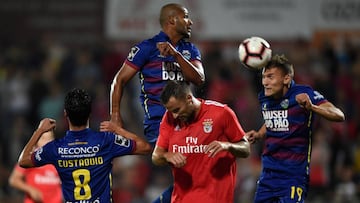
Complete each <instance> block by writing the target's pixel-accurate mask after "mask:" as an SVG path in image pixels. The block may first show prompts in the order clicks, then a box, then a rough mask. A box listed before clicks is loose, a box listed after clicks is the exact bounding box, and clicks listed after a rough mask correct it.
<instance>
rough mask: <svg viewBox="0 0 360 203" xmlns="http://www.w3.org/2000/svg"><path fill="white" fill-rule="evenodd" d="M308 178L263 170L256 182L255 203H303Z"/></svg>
mask: <svg viewBox="0 0 360 203" xmlns="http://www.w3.org/2000/svg"><path fill="white" fill-rule="evenodd" d="M308 182H309V178H308V177H304V176H299V175H288V174H284V173H281V172H278V171H273V170H269V169H264V170H263V171H262V173H261V175H260V178H259V180H258V182H257V188H256V193H255V198H254V202H255V203H303V202H304V201H305V198H306V196H307V192H308Z"/></svg>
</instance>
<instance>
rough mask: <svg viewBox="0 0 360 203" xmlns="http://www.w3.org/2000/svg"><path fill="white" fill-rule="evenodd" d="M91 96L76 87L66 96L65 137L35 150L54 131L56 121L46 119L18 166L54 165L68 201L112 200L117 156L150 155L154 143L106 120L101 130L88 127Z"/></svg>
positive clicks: (83, 202)
mask: <svg viewBox="0 0 360 203" xmlns="http://www.w3.org/2000/svg"><path fill="white" fill-rule="evenodd" d="M91 103H92V100H91V97H90V96H89V94H88V93H87V92H86V91H84V90H82V89H73V90H72V91H70V92H69V93H67V95H66V97H65V104H64V106H65V108H64V114H65V116H66V118H67V121H68V124H69V130H68V131H67V132H66V135H65V137H63V138H61V139H55V140H53V141H50V142H49V143H47V144H46V145H44V146H43V147H40V148H38V149H36V150H34V146H35V144H36V143H37V141H38V140H39V138H40V137H41V136H43V135H45V134H46V133H52V132H51V131H52V130H53V129H54V128H55V126H56V123H55V120H52V119H49V118H45V119H43V120H42V121H41V122H40V124H39V126H38V128H37V129H36V130H35V131H34V133H33V135H32V137H31V138H30V140H29V141H28V143H27V144H26V145H25V147H24V149H23V151H22V153H21V155H20V157H19V165H20V166H21V167H24V168H29V167H39V166H43V165H45V164H52V165H54V166H55V168H56V170H57V172H58V174H59V176H60V179H61V183H62V191H63V196H64V200H65V202H66V203H80V202H81V203H91V202H92V203H94V202H112V198H111V194H112V193H111V185H112V178H111V170H112V161H113V159H114V158H115V157H118V156H123V155H130V154H148V153H150V152H151V145H150V144H149V143H148V142H146V140H144V139H142V138H140V137H139V136H137V135H135V134H133V133H131V132H128V131H126V130H125V129H123V128H121V127H119V126H118V125H116V124H115V123H112V122H110V121H103V122H102V123H101V124H100V131H101V132H96V131H93V130H91V129H90V128H89V116H90V113H91Z"/></svg>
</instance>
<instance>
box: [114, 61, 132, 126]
mask: <svg viewBox="0 0 360 203" xmlns="http://www.w3.org/2000/svg"><path fill="white" fill-rule="evenodd" d="M135 74H136V70H135V69H134V68H132V67H130V66H129V65H127V64H125V63H124V64H123V65H122V67H121V68H120V70H119V71H118V72H117V73H116V75H115V77H114V79H113V81H112V83H111V90H110V116H111V121H113V122H115V123H117V124H119V125H120V126H123V122H122V117H121V113H120V105H121V99H122V96H123V91H124V87H125V85H126V84H127V83H128V81H129V80H130V79H131V78H133V77H134V75H135Z"/></svg>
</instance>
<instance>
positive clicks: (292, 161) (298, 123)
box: [259, 82, 327, 176]
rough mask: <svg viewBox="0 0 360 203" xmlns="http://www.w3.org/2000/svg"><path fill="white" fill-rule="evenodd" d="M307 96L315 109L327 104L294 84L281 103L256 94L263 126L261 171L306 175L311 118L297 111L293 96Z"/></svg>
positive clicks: (298, 106) (307, 113) (315, 94)
mask: <svg viewBox="0 0 360 203" xmlns="http://www.w3.org/2000/svg"><path fill="white" fill-rule="evenodd" d="M300 93H307V94H308V95H309V97H310V99H311V102H312V103H313V104H315V105H319V104H321V103H324V102H326V101H327V100H326V99H325V98H324V96H323V95H321V94H320V93H319V92H317V91H314V90H313V89H312V88H311V87H309V86H305V85H297V84H295V83H294V82H293V83H292V85H291V87H290V88H289V90H288V92H287V93H286V94H285V96H283V97H282V98H281V99H273V98H271V97H266V96H265V95H264V91H262V92H261V93H260V94H259V101H260V104H261V111H262V116H263V119H264V122H265V126H266V138H265V146H264V150H263V154H262V163H263V168H264V169H272V170H275V171H279V172H281V173H286V174H289V175H304V176H308V175H309V164H310V155H311V133H312V124H313V121H314V115H313V113H312V112H311V111H308V110H306V109H305V108H302V107H300V105H299V104H298V103H297V102H296V99H295V97H296V95H298V94H300Z"/></svg>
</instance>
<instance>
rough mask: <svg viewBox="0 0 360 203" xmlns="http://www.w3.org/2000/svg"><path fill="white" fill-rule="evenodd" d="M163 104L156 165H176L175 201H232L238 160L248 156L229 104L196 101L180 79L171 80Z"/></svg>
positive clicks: (154, 157)
mask: <svg viewBox="0 0 360 203" xmlns="http://www.w3.org/2000/svg"><path fill="white" fill-rule="evenodd" d="M161 102H162V103H163V104H164V106H165V107H166V109H167V112H166V113H165V115H164V117H163V120H162V122H161V124H160V133H159V137H158V141H157V143H156V146H155V149H154V152H153V154H152V161H153V163H154V164H155V165H166V164H170V165H171V167H172V172H173V176H174V190H173V193H172V197H171V202H207V203H212V202H214V203H215V202H216V203H218V202H233V199H234V188H235V182H236V180H235V179H236V157H242V158H246V157H248V156H249V154H250V144H249V143H248V141H247V140H246V138H245V137H244V135H245V133H244V131H243V129H242V127H241V125H240V123H239V122H238V120H237V117H236V115H235V113H234V112H233V111H232V110H231V109H230V108H229V107H228V106H227V105H224V104H221V103H218V102H215V101H210V100H201V99H197V98H195V97H194V96H193V94H192V93H191V90H190V87H189V85H188V84H187V83H186V82H180V81H169V82H168V84H167V85H166V86H165V88H164V90H163V92H162V94H161Z"/></svg>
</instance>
